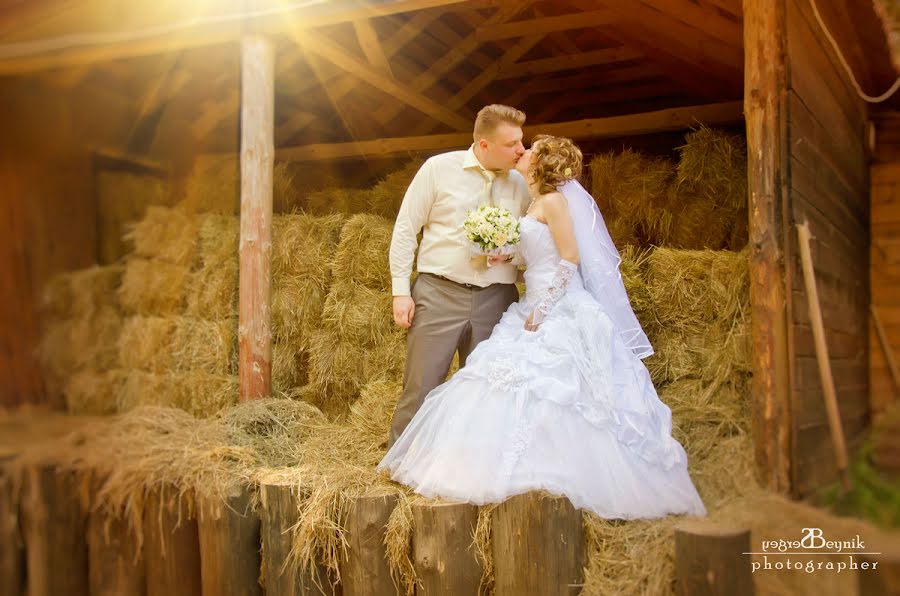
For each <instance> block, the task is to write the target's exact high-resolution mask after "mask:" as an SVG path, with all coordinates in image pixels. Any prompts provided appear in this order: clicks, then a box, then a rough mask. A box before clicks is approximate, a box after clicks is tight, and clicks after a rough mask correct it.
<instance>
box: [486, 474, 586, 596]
mask: <svg viewBox="0 0 900 596" xmlns="http://www.w3.org/2000/svg"><path fill="white" fill-rule="evenodd" d="M491 533H492V535H493V539H492V541H493V552H494V590H495V592H496V594H497V596H506V595H509V596H525V595H527V594H534V595H535V596H538V595H540V596H552V595H557V594H565V595H569V594H573V593H578V591H579V590H580V587H581V585H582V573H583V567H584V527H583V525H582V519H581V512H580V511H578V510H576V509H575V508H574V507H573V506H572V504H571V503H570V502H569V500H568V499H566V498H564V497H553V496H547V495H542V494H541V493H536V492H531V493H527V494H524V495H517V496H515V497H512V498H510V499H507V500H506V501H505V502H503V503H501V504H500V505H499V506H498V507H497V508H496V509H495V510H494V512H493V514H492V515H491Z"/></svg>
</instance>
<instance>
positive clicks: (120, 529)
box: [87, 508, 147, 596]
mask: <svg viewBox="0 0 900 596" xmlns="http://www.w3.org/2000/svg"><path fill="white" fill-rule="evenodd" d="M87 543H88V570H89V574H88V578H89V583H90V588H91V596H120V595H122V594H129V595H130V596H144V595H145V594H146V593H147V584H146V581H147V579H146V573H145V566H144V557H143V554H142V553H141V552H140V551H139V550H138V539H137V532H135V528H133V527H132V526H131V524H130V523H129V520H127V519H123V518H121V517H118V516H114V515H111V514H110V513H108V512H107V511H106V510H105V509H103V508H101V509H99V510H96V511H92V512H91V515H90V517H89V518H88V525H87Z"/></svg>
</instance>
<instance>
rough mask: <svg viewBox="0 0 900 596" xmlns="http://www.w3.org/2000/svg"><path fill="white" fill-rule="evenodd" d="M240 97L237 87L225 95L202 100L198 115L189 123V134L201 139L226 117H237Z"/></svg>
mask: <svg viewBox="0 0 900 596" xmlns="http://www.w3.org/2000/svg"><path fill="white" fill-rule="evenodd" d="M240 105H241V97H240V95H239V94H238V91H237V89H235V90H233V91H231V92H230V93H228V95H226V96H225V97H222V98H219V99H214V100H212V101H208V102H203V108H202V112H201V113H200V116H199V117H198V118H197V119H196V120H194V121H193V122H192V123H191V134H192V135H194V138H195V139H197V140H201V139H203V138H204V137H206V136H208V135H210V134H211V133H212V132H213V131H214V130H216V129H217V128H218V127H219V125H220V124H221V123H222V122H224V121H225V120H227V119H228V118H235V119H237V114H238V112H239V111H240Z"/></svg>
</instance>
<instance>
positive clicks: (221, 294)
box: [186, 214, 240, 320]
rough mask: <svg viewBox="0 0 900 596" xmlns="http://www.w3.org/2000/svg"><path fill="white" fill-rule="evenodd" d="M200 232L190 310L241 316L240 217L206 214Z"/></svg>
mask: <svg viewBox="0 0 900 596" xmlns="http://www.w3.org/2000/svg"><path fill="white" fill-rule="evenodd" d="M198 234H199V237H198V252H199V263H198V267H197V269H195V270H194V271H192V272H191V274H190V279H189V281H188V290H187V310H186V313H187V314H188V315H189V316H192V317H196V318H205V319H211V320H222V319H229V318H233V317H237V314H238V313H237V308H238V273H239V255H238V244H239V243H240V221H239V220H238V218H237V217H235V216H233V215H216V214H207V215H203V216H201V217H200V223H199V228H198Z"/></svg>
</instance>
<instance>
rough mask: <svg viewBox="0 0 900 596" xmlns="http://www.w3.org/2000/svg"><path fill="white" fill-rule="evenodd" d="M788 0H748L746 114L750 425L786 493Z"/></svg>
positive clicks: (773, 482) (771, 481)
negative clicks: (751, 361)
mask: <svg viewBox="0 0 900 596" xmlns="http://www.w3.org/2000/svg"><path fill="white" fill-rule="evenodd" d="M785 62H786V8H785V1H784V0H744V63H745V68H744V112H745V119H746V124H747V152H748V155H747V158H748V163H747V176H748V183H749V208H750V212H749V217H750V303H751V312H752V318H753V348H754V354H755V355H756V358H755V360H754V370H753V390H752V393H753V398H752V400H753V403H752V412H753V415H752V424H753V440H754V444H755V456H756V464H757V472H758V475H759V477H760V478H761V480H762V482H763V485H764V486H766V487H768V488H770V489H772V490H774V491H777V492H781V493H786V492H788V491H789V490H790V489H791V486H790V457H791V451H790V448H791V445H790V437H791V432H790V430H791V419H790V414H791V412H790V387H791V383H790V369H789V363H790V359H789V347H788V313H789V308H788V307H789V306H790V304H789V302H788V301H789V300H790V292H791V285H790V279H789V278H786V277H785V275H788V274H789V271H787V270H786V269H789V268H786V267H785V263H786V262H789V261H787V260H786V259H787V258H788V257H789V254H788V253H786V238H787V232H786V227H787V226H788V225H789V221H788V220H787V219H788V215H787V208H788V200H789V198H788V194H787V179H786V178H787V176H788V166H787V159H788V153H787V147H786V143H787V101H786V93H787V74H786V64H785Z"/></svg>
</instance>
